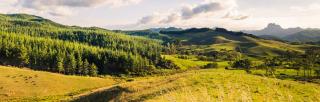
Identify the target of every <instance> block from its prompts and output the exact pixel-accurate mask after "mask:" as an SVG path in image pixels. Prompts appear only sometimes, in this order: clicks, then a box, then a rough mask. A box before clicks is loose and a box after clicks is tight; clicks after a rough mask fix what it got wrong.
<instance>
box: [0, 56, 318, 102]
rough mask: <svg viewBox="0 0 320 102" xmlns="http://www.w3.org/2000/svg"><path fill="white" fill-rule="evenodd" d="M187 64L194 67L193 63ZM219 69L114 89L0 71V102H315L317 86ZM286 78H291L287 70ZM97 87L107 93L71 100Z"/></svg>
mask: <svg viewBox="0 0 320 102" xmlns="http://www.w3.org/2000/svg"><path fill="white" fill-rule="evenodd" d="M171 57H173V56H171ZM180 63H181V64H182V63H186V62H183V61H182V62H180ZM189 63H193V64H200V63H198V62H197V61H196V62H189ZM219 66H220V67H221V68H219V69H201V70H192V71H186V72H183V73H177V74H174V75H167V76H149V77H136V78H130V81H128V80H126V81H127V82H124V80H122V82H123V83H120V84H116V83H117V82H116V81H115V80H114V78H112V77H109V78H103V79H102V78H92V77H78V76H65V75H60V74H53V73H48V72H40V71H31V70H26V69H18V68H11V67H4V66H1V67H0V73H1V74H0V80H1V82H0V101H1V102H2V101H58V100H61V99H63V100H65V99H67V100H69V101H70V100H74V101H88V100H91V101H93V100H94V101H95V102H109V101H116V102H119V101H120V102H122V101H135V102H141V101H146V102H172V101H176V102H189V101H193V102H214V101H225V102H230V101H249V102H250V101H254V102H261V101H266V102H287V101H298V102H300V101H307V102H312V101H313V102H316V101H320V85H319V84H313V83H306V82H298V81H290V80H280V79H276V78H268V77H262V76H257V75H252V74H247V73H246V72H245V71H242V70H224V69H223V66H227V62H219ZM279 72H280V71H279ZM282 72H283V71H282ZM257 73H258V72H257ZM261 73H262V72H261ZM288 73H291V74H294V73H293V71H291V70H288ZM120 81H121V80H120ZM100 87H108V88H106V89H104V90H100V91H99V92H93V93H90V94H88V95H84V96H82V97H80V98H76V99H73V98H71V96H73V95H78V94H81V93H84V92H88V91H89V90H94V89H97V88H100Z"/></svg>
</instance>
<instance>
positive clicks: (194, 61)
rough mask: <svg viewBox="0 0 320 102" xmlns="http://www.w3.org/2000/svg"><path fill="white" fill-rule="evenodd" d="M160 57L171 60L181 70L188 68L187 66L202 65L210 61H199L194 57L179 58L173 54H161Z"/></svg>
mask: <svg viewBox="0 0 320 102" xmlns="http://www.w3.org/2000/svg"><path fill="white" fill-rule="evenodd" d="M162 57H164V58H165V59H168V60H171V61H173V62H174V63H175V64H176V65H177V66H179V67H180V68H181V69H183V70H185V69H189V68H196V67H202V66H204V65H206V64H208V63H210V62H208V61H199V60H198V59H196V58H195V57H192V58H191V59H181V58H178V57H177V56H175V55H163V56H162Z"/></svg>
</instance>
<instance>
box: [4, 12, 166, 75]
mask: <svg viewBox="0 0 320 102" xmlns="http://www.w3.org/2000/svg"><path fill="white" fill-rule="evenodd" d="M0 36H1V37H2V39H0V40H1V41H0V43H1V47H0V48H1V49H0V64H4V65H14V66H24V67H29V68H32V69H35V70H45V71H51V72H59V73H65V74H77V75H88V74H91V75H96V74H116V73H132V74H142V73H145V72H142V71H144V70H140V68H142V69H152V68H154V67H159V66H158V65H159V64H158V62H159V61H160V60H161V55H160V53H161V51H162V45H161V43H160V42H159V41H156V40H152V39H147V38H143V37H133V36H128V35H125V34H123V33H116V32H113V31H110V30H106V29H102V28H97V27H77V26H66V25H62V24H58V23H55V22H53V21H51V20H48V19H45V18H42V17H39V16H34V15H28V14H0ZM146 43H147V44H146ZM83 63H86V65H84V64H83ZM123 63H126V64H123ZM149 71H150V70H149ZM149 71H147V72H149Z"/></svg>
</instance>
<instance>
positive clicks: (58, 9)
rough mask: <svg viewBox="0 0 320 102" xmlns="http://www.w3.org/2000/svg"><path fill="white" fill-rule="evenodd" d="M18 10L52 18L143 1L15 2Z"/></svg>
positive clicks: (42, 0)
mask: <svg viewBox="0 0 320 102" xmlns="http://www.w3.org/2000/svg"><path fill="white" fill-rule="evenodd" d="M13 1H15V6H16V8H20V9H23V10H26V9H29V11H30V10H31V11H34V12H42V13H47V14H50V15H52V16H68V15H72V14H73V13H74V12H72V10H73V8H89V7H98V6H105V5H107V6H109V7H121V6H127V5H132V4H137V3H139V2H141V1H142V0H13Z"/></svg>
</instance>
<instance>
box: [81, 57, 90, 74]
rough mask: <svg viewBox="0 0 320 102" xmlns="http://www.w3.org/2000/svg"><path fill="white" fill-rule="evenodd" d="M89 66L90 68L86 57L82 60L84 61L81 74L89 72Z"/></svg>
mask: <svg viewBox="0 0 320 102" xmlns="http://www.w3.org/2000/svg"><path fill="white" fill-rule="evenodd" d="M89 68H90V63H89V62H88V60H87V59H85V60H84V63H83V70H82V71H83V72H82V73H83V75H88V74H89Z"/></svg>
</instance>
